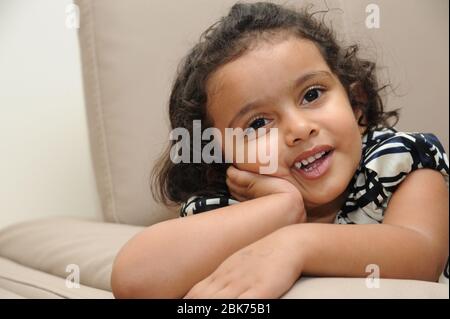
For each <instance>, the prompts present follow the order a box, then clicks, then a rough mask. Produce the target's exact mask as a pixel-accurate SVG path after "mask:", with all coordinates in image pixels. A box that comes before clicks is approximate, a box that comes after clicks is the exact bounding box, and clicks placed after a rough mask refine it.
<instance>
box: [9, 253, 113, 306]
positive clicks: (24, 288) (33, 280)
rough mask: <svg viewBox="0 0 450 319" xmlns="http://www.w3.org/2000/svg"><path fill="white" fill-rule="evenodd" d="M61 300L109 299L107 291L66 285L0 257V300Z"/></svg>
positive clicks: (55, 278) (50, 276)
mask: <svg viewBox="0 0 450 319" xmlns="http://www.w3.org/2000/svg"><path fill="white" fill-rule="evenodd" d="M20 298H33V299H49V298H51V299H62V298H70V299H74V298H89V299H95V298H101V299H110V298H113V295H112V293H111V292H109V291H105V290H100V289H96V288H91V287H86V286H84V285H79V286H78V287H72V286H70V285H66V280H65V279H63V278H60V277H57V276H53V275H50V274H46V273H44V272H41V271H38V270H35V269H32V268H29V267H25V266H22V265H20V264H18V263H15V262H13V261H11V260H9V259H6V258H1V257H0V299H20Z"/></svg>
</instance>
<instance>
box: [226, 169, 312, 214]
mask: <svg viewBox="0 0 450 319" xmlns="http://www.w3.org/2000/svg"><path fill="white" fill-rule="evenodd" d="M226 183H227V185H228V189H229V190H230V193H231V195H232V196H233V197H234V198H236V199H237V200H239V201H241V202H243V201H246V200H250V199H254V198H258V197H262V196H267V195H270V194H278V193H289V194H292V195H293V196H294V197H295V200H298V201H299V203H301V204H302V206H303V197H302V194H301V193H300V191H299V190H298V189H297V188H296V187H295V186H294V185H293V184H292V183H291V182H289V181H287V180H285V179H282V178H279V177H273V176H267V175H261V174H256V173H252V172H248V171H243V170H239V169H237V168H235V167H234V166H230V167H229V168H228V169H227V179H226Z"/></svg>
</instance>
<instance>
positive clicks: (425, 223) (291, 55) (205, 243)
mask: <svg viewBox="0 0 450 319" xmlns="http://www.w3.org/2000/svg"><path fill="white" fill-rule="evenodd" d="M357 49H358V47H357V46H355V45H353V46H350V47H347V48H344V47H341V46H339V45H338V43H337V42H336V40H335V36H334V34H333V32H332V30H330V29H329V28H328V27H327V26H326V25H325V24H324V23H323V22H319V21H316V20H315V19H314V18H313V16H312V14H310V13H309V12H308V10H303V11H300V12H299V11H295V10H291V9H288V8H285V7H281V6H277V5H275V4H270V3H255V4H236V5H234V6H233V7H232V8H231V11H230V12H229V14H228V15H227V16H226V17H223V18H222V19H221V20H220V21H219V22H218V23H216V24H214V25H213V26H212V27H210V28H209V29H208V30H207V31H206V32H205V33H204V34H203V36H202V38H201V40H200V42H199V43H198V44H197V45H195V47H194V48H193V49H192V50H191V52H190V53H189V55H188V56H187V58H186V59H185V60H184V61H183V64H182V65H181V67H180V69H179V72H178V76H177V78H176V81H175V83H174V87H173V90H172V93H171V97H170V110H169V115H170V121H171V125H172V128H173V129H174V128H179V127H183V128H186V129H188V131H189V132H190V133H192V130H193V121H194V120H201V123H202V127H203V128H208V127H215V128H217V129H218V130H220V132H221V133H222V137H223V136H225V133H224V131H225V129H226V128H242V129H243V130H245V132H247V133H248V132H254V131H255V130H257V129H260V128H264V129H266V130H265V132H266V133H265V134H264V133H262V134H260V133H259V132H258V135H256V136H254V138H250V137H249V138H246V139H245V140H244V141H243V142H242V143H243V146H244V148H245V149H246V150H249V149H252V148H253V149H258V148H263V147H265V146H266V145H267V144H266V143H267V142H265V141H266V139H263V137H264V136H265V135H266V136H265V137H269V139H270V138H272V139H273V138H276V144H277V148H276V152H277V156H278V157H277V160H278V162H277V163H278V166H277V169H276V171H275V172H274V173H273V174H270V175H263V174H260V173H259V172H260V171H259V169H260V168H261V165H262V163H261V162H260V161H258V160H257V161H256V162H249V161H247V162H245V161H244V162H239V161H236V158H233V164H232V165H230V164H226V163H211V164H208V163H178V164H176V163H174V162H173V161H171V160H170V157H169V151H170V147H171V146H173V145H174V144H175V143H176V141H173V142H172V143H171V145H170V146H169V149H168V150H167V152H166V153H165V154H164V155H163V157H162V158H161V160H160V162H159V165H157V166H156V167H155V170H154V180H153V182H154V186H155V188H154V191H155V190H156V191H155V192H154V194H156V195H157V197H158V198H159V199H160V200H161V201H162V202H164V203H166V204H173V203H176V204H182V206H181V212H180V213H181V216H182V217H183V218H178V219H172V220H168V221H165V222H162V223H158V224H156V225H153V226H151V227H149V228H147V229H146V230H145V231H143V232H142V233H140V234H138V235H137V236H135V238H133V239H132V240H130V242H128V243H127V245H126V246H125V247H124V248H123V249H122V251H121V252H120V253H119V255H118V256H117V258H116V261H115V264H114V268H113V275H112V287H113V292H114V294H115V296H117V297H156V298H180V297H186V298H278V297H281V296H282V295H283V294H284V293H285V292H286V291H288V290H289V289H290V288H291V286H292V285H293V284H294V283H295V282H296V281H297V280H298V279H299V277H300V276H302V275H307V276H333V277H343V276H346V277H363V278H364V277H367V276H368V273H367V272H366V271H367V267H369V266H370V267H377V268H378V270H379V274H380V276H381V277H382V278H401V279H416V280H427V281H437V280H438V278H439V276H440V274H441V272H442V271H443V270H444V268H445V263H446V261H447V257H448V215H449V214H448V188H447V187H448V186H447V185H448V184H447V183H448V159H447V156H446V154H445V152H444V149H443V147H442V146H441V144H440V143H439V141H438V140H437V138H436V137H435V136H434V135H432V134H420V133H403V132H398V131H396V130H395V129H394V128H393V127H392V125H390V124H389V119H391V118H394V119H397V112H396V111H392V112H384V111H383V105H382V101H381V99H380V96H379V91H380V90H381V89H383V88H384V87H379V85H378V84H377V81H376V77H375V64H374V63H372V62H369V61H366V60H362V59H360V58H359V57H358V56H357ZM394 125H395V124H394ZM275 128H276V129H277V134H276V135H275V134H273V133H272V132H273V131H274V130H273V129H275ZM191 136H192V134H191ZM262 141H264V142H262ZM225 142H226V141H225V139H223V140H222V141H221V145H224V144H225ZM205 143H206V142H203V144H202V146H204V145H205ZM237 146H238V145H234V147H237ZM241 146H242V145H241ZM190 151H191V155H192V153H194V152H201V150H198V149H196V148H194V147H191V148H190ZM271 151H274V150H273V149H271ZM191 158H192V157H191ZM231 204H232V205H231ZM447 278H448V270H447ZM447 280H448V279H447Z"/></svg>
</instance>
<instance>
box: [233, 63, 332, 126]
mask: <svg viewBox="0 0 450 319" xmlns="http://www.w3.org/2000/svg"><path fill="white" fill-rule="evenodd" d="M319 76H320V77H330V78H332V75H331V73H330V72H328V71H315V72H310V73H306V74H303V75H301V76H300V77H299V78H297V79H296V80H295V81H294V85H293V87H298V86H300V85H302V84H303V83H304V82H306V81H308V80H310V79H312V78H315V77H319ZM259 104H260V101H259V100H256V101H253V102H250V103H247V104H245V105H244V106H243V107H242V108H241V109H240V110H239V112H238V113H237V114H236V115H235V116H234V117H233V119H232V120H231V121H230V124H228V127H233V126H232V125H233V123H234V122H235V121H236V120H237V119H238V118H240V117H242V116H244V115H245V114H247V113H249V112H250V111H252V110H254V109H256V108H258V105H259Z"/></svg>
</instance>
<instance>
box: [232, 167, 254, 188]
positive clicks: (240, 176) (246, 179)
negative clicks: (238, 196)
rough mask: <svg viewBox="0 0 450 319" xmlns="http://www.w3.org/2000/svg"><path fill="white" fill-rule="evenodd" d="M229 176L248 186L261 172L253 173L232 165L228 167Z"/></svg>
mask: <svg viewBox="0 0 450 319" xmlns="http://www.w3.org/2000/svg"><path fill="white" fill-rule="evenodd" d="M227 176H228V177H229V178H230V179H231V180H232V181H233V182H234V183H235V184H238V185H242V186H247V185H248V184H250V183H251V182H252V181H254V179H256V178H258V177H259V174H255V173H251V172H248V171H243V170H240V169H237V168H235V167H233V166H230V167H229V168H228V169H227Z"/></svg>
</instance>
